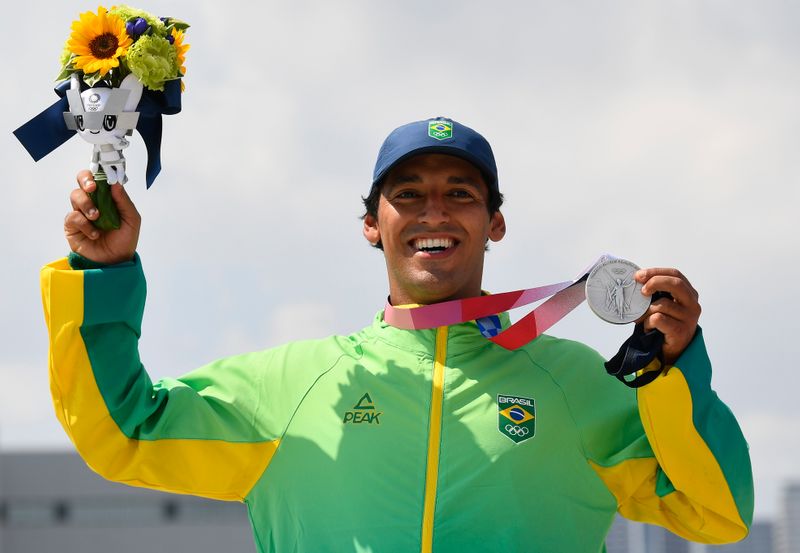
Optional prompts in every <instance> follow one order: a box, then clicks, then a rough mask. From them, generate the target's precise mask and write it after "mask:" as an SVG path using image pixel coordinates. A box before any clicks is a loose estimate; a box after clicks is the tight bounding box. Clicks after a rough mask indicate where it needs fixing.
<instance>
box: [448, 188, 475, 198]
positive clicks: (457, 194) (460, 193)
mask: <svg viewBox="0 0 800 553" xmlns="http://www.w3.org/2000/svg"><path fill="white" fill-rule="evenodd" d="M450 195H451V196H453V197H454V198H464V199H468V198H472V194H470V193H469V191H468V190H453V191H452V192H450Z"/></svg>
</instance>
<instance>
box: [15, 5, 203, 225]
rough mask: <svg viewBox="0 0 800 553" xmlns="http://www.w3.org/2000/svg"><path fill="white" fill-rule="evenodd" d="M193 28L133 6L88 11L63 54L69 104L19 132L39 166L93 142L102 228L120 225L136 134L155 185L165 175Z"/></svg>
mask: <svg viewBox="0 0 800 553" xmlns="http://www.w3.org/2000/svg"><path fill="white" fill-rule="evenodd" d="M188 27H189V25H188V24H186V23H185V22H183V21H181V20H179V19H175V18H171V17H161V18H158V17H155V16H153V15H152V14H150V13H148V12H145V11H143V10H139V9H136V8H132V7H130V6H125V5H119V6H114V7H112V8H111V10H106V9H105V8H103V7H102V6H101V7H99V8H98V9H97V13H94V12H91V11H90V12H85V13H82V14H81V15H80V18H79V19H78V20H77V21H74V22H73V23H72V33H71V35H70V37H69V39H68V40H67V43H66V45H65V47H64V51H63V52H62V56H61V73H60V74H59V76H58V77H57V80H59V81H61V82H60V83H59V85H58V86H56V89H55V91H56V93H57V94H58V95H59V96H60V97H61V99H60V100H58V101H57V102H56V103H54V104H53V105H52V106H50V107H49V108H48V109H46V110H45V111H43V112H42V113H40V114H39V115H37V116H36V117H34V118H33V119H31V120H30V121H29V122H28V123H26V124H24V125H23V126H21V127H20V128H18V129H17V130H16V131H14V134H15V135H16V136H17V138H18V139H19V140H20V142H22V144H23V146H25V148H26V149H27V150H28V152H29V153H30V154H31V156H32V157H33V159H34V160H36V161H38V160H39V159H41V158H42V157H44V156H45V155H47V154H48V153H50V152H51V151H53V150H54V149H55V148H57V147H58V146H60V145H61V144H63V143H64V142H65V141H66V140H68V139H69V138H70V137H72V136H73V135H75V134H78V135H80V137H81V138H83V139H84V140H85V141H86V142H88V143H90V144H92V158H91V162H90V164H89V168H90V169H91V171H92V173H94V175H95V182H96V183H97V191H96V192H93V193H92V194H91V195H92V199H93V200H94V202H95V204H96V205H97V208H98V210H99V211H100V217H99V218H98V219H96V220H95V221H94V222H93V223H94V225H95V226H97V227H98V228H100V229H104V230H107V229H112V228H119V215H118V213H117V210H116V206H115V205H114V202H113V201H112V199H111V194H110V190H109V184H115V183H121V184H125V183H126V182H127V181H128V173H127V171H126V166H125V156H124V154H123V150H124V149H125V148H127V147H128V146H129V145H130V142H129V141H128V139H127V137H129V136H131V135H132V134H133V130H134V129H136V130H138V131H139V134H141V136H142V139H143V140H144V143H145V147H146V148H147V169H146V182H147V187H148V188H149V187H150V185H151V184H152V183H153V181H154V180H155V178H156V176H157V175H158V173H159V171H160V170H161V160H160V149H161V115H171V114H174V113H178V112H179V111H180V109H181V108H180V100H181V98H180V96H181V92H182V90H183V84H182V82H181V78H182V77H183V76H184V74H185V73H186V68H185V67H184V66H183V63H184V61H185V55H186V51H187V50H188V49H189V45H188V44H184V43H183V38H184V31H185V30H186V29H187V28H188Z"/></svg>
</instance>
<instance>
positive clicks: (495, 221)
mask: <svg viewBox="0 0 800 553" xmlns="http://www.w3.org/2000/svg"><path fill="white" fill-rule="evenodd" d="M505 235H506V218H505V217H503V214H502V213H500V212H499V211H495V212H494V213H492V216H491V218H490V220H489V240H491V241H492V242H499V241H500V240H502V239H503V236H505Z"/></svg>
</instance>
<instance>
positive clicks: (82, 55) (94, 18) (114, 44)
mask: <svg viewBox="0 0 800 553" xmlns="http://www.w3.org/2000/svg"><path fill="white" fill-rule="evenodd" d="M132 43H133V40H132V39H131V37H129V36H128V33H126V32H125V22H124V21H123V20H122V19H120V18H119V17H117V16H116V15H113V14H109V13H108V12H107V11H106V9H105V8H103V7H102V6H101V7H99V8H97V15H95V14H94V13H92V12H85V13H82V14H81V15H80V19H79V20H78V21H73V22H72V34H71V35H70V37H69V40H68V41H67V47H68V48H69V49H70V51H71V52H72V53H73V54H75V56H76V57H75V60H74V62H73V67H74V68H75V69H78V70H81V71H83V72H84V74H87V75H88V74H91V73H95V72H98V71H99V72H100V76H103V77H104V76H105V75H106V73H108V72H109V71H110V70H111V69H112V68H114V67H118V66H119V59H118V58H119V57H120V56H124V55H125V52H126V51H127V49H128V46H130V45H131V44H132Z"/></svg>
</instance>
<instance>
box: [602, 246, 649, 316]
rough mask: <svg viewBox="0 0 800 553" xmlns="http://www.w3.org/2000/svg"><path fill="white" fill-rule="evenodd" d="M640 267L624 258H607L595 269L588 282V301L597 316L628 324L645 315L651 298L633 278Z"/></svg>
mask: <svg viewBox="0 0 800 553" xmlns="http://www.w3.org/2000/svg"><path fill="white" fill-rule="evenodd" d="M638 270H639V267H638V266H637V265H636V264H634V263H631V262H630V261H626V260H624V259H606V260H605V261H602V262H600V263H598V264H597V265H595V266H594V268H593V269H592V271H591V272H590V273H589V277H588V278H587V279H586V301H587V303H588V304H589V307H590V308H591V309H592V311H594V313H595V314H596V315H597V316H598V317H600V318H601V319H603V320H604V321H608V322H609V323H614V324H626V323H630V322H633V321H635V320H636V319H638V318H639V317H641V316H642V315H644V313H645V311H647V308H648V307H649V306H650V297H649V296H644V295H642V285H641V284H639V283H638V282H636V281H635V280H634V278H633V275H634V273H635V272H636V271H638Z"/></svg>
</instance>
